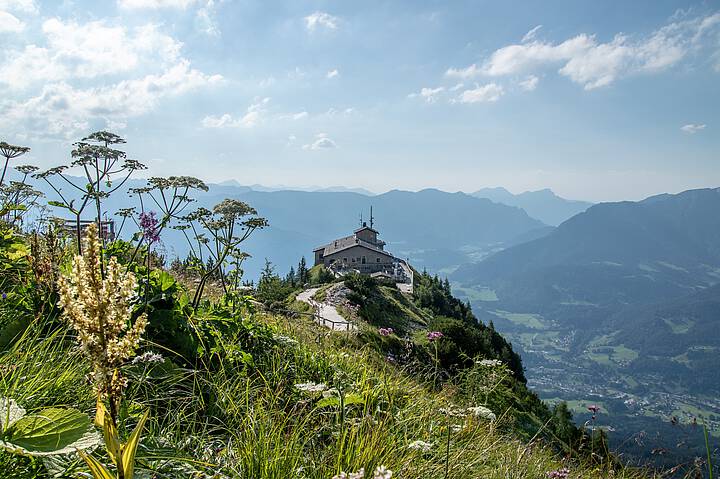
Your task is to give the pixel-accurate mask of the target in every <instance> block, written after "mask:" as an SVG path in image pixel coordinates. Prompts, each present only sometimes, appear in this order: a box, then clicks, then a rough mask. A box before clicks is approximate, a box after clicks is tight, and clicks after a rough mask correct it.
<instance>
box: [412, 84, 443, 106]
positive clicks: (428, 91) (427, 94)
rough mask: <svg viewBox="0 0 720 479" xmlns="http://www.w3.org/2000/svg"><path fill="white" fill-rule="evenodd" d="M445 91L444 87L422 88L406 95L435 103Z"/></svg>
mask: <svg viewBox="0 0 720 479" xmlns="http://www.w3.org/2000/svg"><path fill="white" fill-rule="evenodd" d="M444 91H445V87H441V86H440V87H437V88H427V87H425V88H423V89H421V90H420V93H411V94H409V95H408V97H409V98H417V97H420V98H423V99H424V100H425V101H426V102H428V103H435V102H436V101H437V100H438V98H439V96H440V94H441V93H442V92H444Z"/></svg>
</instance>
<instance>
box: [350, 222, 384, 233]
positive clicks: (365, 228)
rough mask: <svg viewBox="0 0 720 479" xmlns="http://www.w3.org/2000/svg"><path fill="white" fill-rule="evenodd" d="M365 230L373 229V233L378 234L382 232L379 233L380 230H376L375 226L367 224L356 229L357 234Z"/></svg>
mask: <svg viewBox="0 0 720 479" xmlns="http://www.w3.org/2000/svg"><path fill="white" fill-rule="evenodd" d="M363 230H370V231H372V232H373V233H375V234H376V235H377V234H380V233H378V230H376V229H375V228H371V227H369V226H368V225H366V224H363V225H362V226H361V227H360V228H358V229H356V230H355V234H358V233H359V232H361V231H363Z"/></svg>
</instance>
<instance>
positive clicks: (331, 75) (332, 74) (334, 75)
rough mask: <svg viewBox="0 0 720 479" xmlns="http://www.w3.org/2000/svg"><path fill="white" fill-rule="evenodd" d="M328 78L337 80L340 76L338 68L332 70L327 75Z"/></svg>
mask: <svg viewBox="0 0 720 479" xmlns="http://www.w3.org/2000/svg"><path fill="white" fill-rule="evenodd" d="M325 76H326V78H337V77H339V76H340V72H339V71H338V70H337V68H335V69H333V70H330V71H329V72H327V75H325Z"/></svg>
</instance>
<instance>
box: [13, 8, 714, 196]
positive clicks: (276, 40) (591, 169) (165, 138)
mask: <svg viewBox="0 0 720 479" xmlns="http://www.w3.org/2000/svg"><path fill="white" fill-rule="evenodd" d="M102 129H107V130H110V131H113V132H115V133H117V134H119V135H121V136H123V137H124V138H125V139H126V140H127V142H128V143H127V144H126V145H124V147H125V149H126V150H127V151H128V153H129V155H130V156H131V157H132V158H135V159H137V160H139V161H141V162H143V163H144V164H146V165H147V166H148V170H147V171H144V172H143V175H146V176H151V175H173V174H175V175H192V176H197V177H200V178H202V179H204V180H206V181H210V182H221V181H227V180H236V181H238V182H239V183H241V184H246V185H250V184H264V185H289V186H297V187H300V186H302V187H307V186H314V185H317V186H320V187H328V186H335V185H343V186H347V187H363V188H366V189H369V190H372V191H376V192H382V191H386V190H390V189H408V190H418V189H422V188H428V187H432V188H439V189H443V190H447V191H467V192H472V191H475V190H478V189H480V188H482V187H494V186H503V187H506V188H507V189H509V190H510V191H513V192H522V191H525V190H535V189H540V188H552V189H553V190H554V191H555V192H556V193H558V194H560V195H561V196H564V197H568V198H573V199H583V200H590V201H615V200H625V199H627V200H637V199H641V198H644V197H646V196H649V195H652V194H656V193H661V192H671V193H672V192H679V191H683V190H685V189H690V188H699V187H718V186H720V1H694V2H692V1H669V0H633V1H632V2H628V1H627V0H606V1H602V2H598V1H597V0H565V1H551V0H547V1H542V2H538V1H536V0H528V1H512V2H511V1H498V0H494V1H485V0H468V1H462V0H458V1H419V0H414V1H400V0H396V1H375V0H367V1H364V2H348V1H335V2H331V1H304V0H286V1H283V0H278V1H267V0H265V1H263V0H257V1H250V0H106V1H81V0H65V1H52V2H49V1H48V2H41V1H38V0H0V140H4V141H7V142H10V143H14V144H20V145H24V146H30V147H31V148H32V151H31V152H30V154H28V155H27V156H26V157H25V158H24V162H26V163H32V164H35V165H37V166H40V167H41V168H48V167H52V166H56V165H59V164H62V163H63V162H66V161H67V158H68V156H69V151H70V148H71V145H72V143H73V142H75V141H78V140H80V139H81V138H83V137H84V136H86V135H87V134H89V133H90V132H92V131H97V130H102Z"/></svg>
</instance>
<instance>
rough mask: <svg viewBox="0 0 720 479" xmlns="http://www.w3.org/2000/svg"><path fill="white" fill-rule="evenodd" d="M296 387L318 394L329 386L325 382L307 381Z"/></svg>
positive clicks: (305, 391)
mask: <svg viewBox="0 0 720 479" xmlns="http://www.w3.org/2000/svg"><path fill="white" fill-rule="evenodd" d="M295 389H297V390H298V391H302V392H304V393H310V394H316V393H321V392H324V391H325V390H326V389H327V386H326V385H325V384H324V383H313V382H307V383H299V384H296V385H295Z"/></svg>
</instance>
